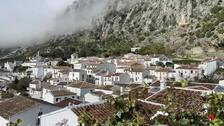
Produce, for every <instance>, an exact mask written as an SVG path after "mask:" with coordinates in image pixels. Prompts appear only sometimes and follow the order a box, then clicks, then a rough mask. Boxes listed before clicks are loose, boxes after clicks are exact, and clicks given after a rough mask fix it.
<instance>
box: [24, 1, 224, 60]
mask: <svg viewBox="0 0 224 126" xmlns="http://www.w3.org/2000/svg"><path fill="white" fill-rule="evenodd" d="M105 1H106V2H104V3H101V1H100V0H85V1H82V0H80V1H78V2H76V3H74V4H73V5H72V6H70V7H69V8H68V9H67V10H66V12H65V13H64V14H63V15H62V17H63V16H68V17H73V18H71V19H70V20H66V22H75V21H77V22H82V20H83V21H84V23H83V24H82V25H79V26H78V27H79V30H78V31H73V32H74V34H65V35H60V36H56V37H54V38H52V39H50V40H49V41H47V42H45V43H44V44H40V45H38V46H33V47H30V48H27V51H26V52H24V54H25V56H29V55H31V54H35V53H36V51H38V50H40V51H41V53H42V54H43V55H44V56H49V57H59V56H60V57H64V58H67V57H69V55H70V54H71V53H73V52H78V53H79V54H80V55H81V56H89V55H101V56H108V55H120V54H122V53H127V52H129V50H130V48H131V47H133V46H146V45H147V44H149V43H156V42H163V43H164V44H165V46H166V47H170V49H171V50H174V52H176V53H178V54H188V53H189V52H191V51H188V50H189V49H192V48H194V47H199V48H200V49H201V50H202V51H203V52H206V51H208V50H209V49H210V48H212V47H214V48H220V47H222V46H223V45H224V44H223V43H224V38H223V37H224V36H223V33H224V29H223V25H224V24H223V22H224V7H223V1H222V0H105ZM99 3H100V4H99ZM91 5H94V6H97V5H100V8H99V10H98V11H96V12H91V9H93V8H94V7H92V6H91ZM83 9H84V10H85V11H84V12H85V13H80V10H81V12H83ZM95 9H96V8H95ZM77 15H78V16H80V17H79V18H80V19H77V18H75V19H74V17H77ZM66 19H67V18H66ZM71 27H73V26H72V25H71ZM74 27H77V26H74ZM59 29H60V28H59ZM71 33H72V32H71ZM27 52H28V53H27ZM24 54H23V55H24Z"/></svg>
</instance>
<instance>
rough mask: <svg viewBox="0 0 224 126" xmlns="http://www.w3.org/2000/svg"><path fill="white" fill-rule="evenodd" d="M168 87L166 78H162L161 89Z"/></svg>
mask: <svg viewBox="0 0 224 126" xmlns="http://www.w3.org/2000/svg"><path fill="white" fill-rule="evenodd" d="M164 89H166V79H164V78H162V80H161V81H160V90H164Z"/></svg>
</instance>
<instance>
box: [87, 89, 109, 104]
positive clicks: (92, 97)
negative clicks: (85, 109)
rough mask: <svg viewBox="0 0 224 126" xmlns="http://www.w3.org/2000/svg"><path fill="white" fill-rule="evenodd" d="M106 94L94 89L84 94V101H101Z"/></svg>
mask: <svg viewBox="0 0 224 126" xmlns="http://www.w3.org/2000/svg"><path fill="white" fill-rule="evenodd" d="M105 95H106V94H105V93H103V92H101V91H94V92H89V93H87V94H85V96H84V98H85V101H86V102H88V103H96V102H102V101H103V100H104V96H105Z"/></svg>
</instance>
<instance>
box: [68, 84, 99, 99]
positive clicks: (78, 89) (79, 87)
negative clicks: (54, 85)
mask: <svg viewBox="0 0 224 126" xmlns="http://www.w3.org/2000/svg"><path fill="white" fill-rule="evenodd" d="M65 87H66V89H67V90H68V91H70V92H73V93H75V94H77V96H78V97H77V98H78V99H81V100H82V99H83V98H84V95H85V94H87V93H89V92H92V91H94V87H95V85H94V84H90V83H88V82H83V81H76V82H70V83H69V84H68V85H66V86H65Z"/></svg>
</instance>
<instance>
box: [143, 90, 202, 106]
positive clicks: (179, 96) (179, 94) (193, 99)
mask: <svg viewBox="0 0 224 126" xmlns="http://www.w3.org/2000/svg"><path fill="white" fill-rule="evenodd" d="M171 94H172V97H173V100H174V102H176V103H178V105H179V107H178V108H179V109H181V108H184V109H191V110H192V109H194V110H200V109H202V107H203V104H204V103H205V101H204V98H203V96H202V92H200V91H192V90H184V89H175V88H167V89H165V90H162V91H160V92H158V93H156V94H154V95H152V96H150V97H149V98H148V99H147V101H151V102H155V103H160V104H164V105H165V104H166V103H167V102H166V100H167V98H170V97H171Z"/></svg>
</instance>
